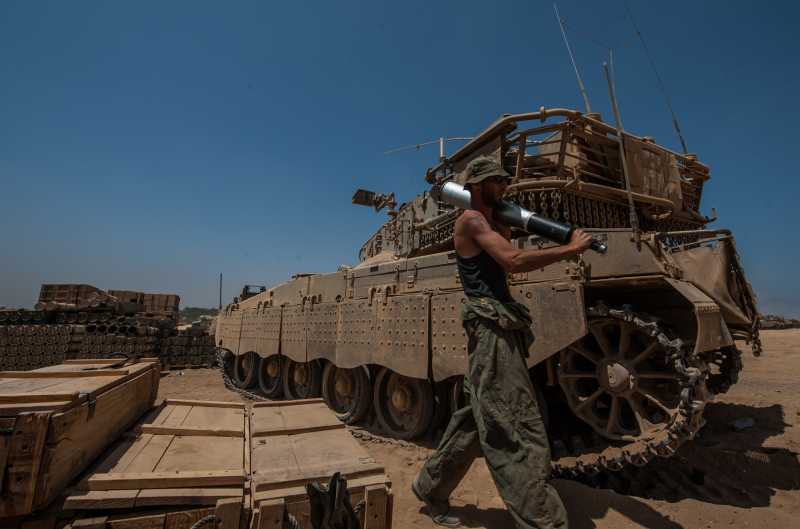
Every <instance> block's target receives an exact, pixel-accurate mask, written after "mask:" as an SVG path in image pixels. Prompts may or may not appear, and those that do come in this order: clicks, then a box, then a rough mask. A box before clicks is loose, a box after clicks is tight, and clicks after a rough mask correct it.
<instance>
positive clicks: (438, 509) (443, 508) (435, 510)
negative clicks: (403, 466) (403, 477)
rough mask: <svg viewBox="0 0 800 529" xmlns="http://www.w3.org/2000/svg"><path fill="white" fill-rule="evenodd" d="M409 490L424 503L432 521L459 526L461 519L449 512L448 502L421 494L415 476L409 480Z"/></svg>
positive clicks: (449, 525) (442, 524) (443, 524)
mask: <svg viewBox="0 0 800 529" xmlns="http://www.w3.org/2000/svg"><path fill="white" fill-rule="evenodd" d="M411 491H412V492H413V493H414V496H416V497H417V499H418V500H419V501H421V502H422V503H424V504H425V507H426V508H427V511H428V516H430V517H431V520H433V523H435V524H437V525H441V526H444V527H452V528H456V527H461V520H460V519H459V518H458V517H457V516H453V515H452V514H449V512H450V502H448V501H438V500H433V499H431V498H428V497H427V496H425V495H424V494H422V492H420V489H419V484H418V483H417V478H414V481H412V482H411Z"/></svg>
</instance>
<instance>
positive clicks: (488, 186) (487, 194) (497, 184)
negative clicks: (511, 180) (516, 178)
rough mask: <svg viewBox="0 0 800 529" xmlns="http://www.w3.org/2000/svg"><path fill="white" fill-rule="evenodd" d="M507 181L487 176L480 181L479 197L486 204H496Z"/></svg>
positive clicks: (500, 198) (503, 192)
mask: <svg viewBox="0 0 800 529" xmlns="http://www.w3.org/2000/svg"><path fill="white" fill-rule="evenodd" d="M506 187H508V182H507V181H506V180H505V179H502V178H495V177H492V178H487V179H486V180H484V181H483V182H481V198H482V199H483V203H484V204H486V205H488V206H496V205H497V204H499V203H500V200H502V198H503V195H504V194H505V192H506Z"/></svg>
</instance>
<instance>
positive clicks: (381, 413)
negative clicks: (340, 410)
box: [372, 367, 433, 439]
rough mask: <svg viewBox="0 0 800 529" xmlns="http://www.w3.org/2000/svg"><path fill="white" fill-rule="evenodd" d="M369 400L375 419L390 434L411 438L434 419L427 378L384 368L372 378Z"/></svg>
mask: <svg viewBox="0 0 800 529" xmlns="http://www.w3.org/2000/svg"><path fill="white" fill-rule="evenodd" d="M372 401H373V404H374V406H375V414H376V416H377V417H378V422H379V423H380V424H381V426H382V427H383V428H384V430H386V432H387V433H389V434H390V435H392V436H394V437H397V438H399V439H414V438H415V437H419V436H420V435H422V434H423V433H425V431H426V430H427V429H428V427H429V426H430V424H431V419H432V418H433V390H432V389H431V386H430V384H429V383H428V381H427V380H420V379H418V378H409V377H404V376H402V375H398V374H397V373H395V372H394V371H392V370H390V369H387V368H385V367H384V368H383V369H381V371H380V373H378V377H377V378H376V379H375V388H374V390H373V396H372Z"/></svg>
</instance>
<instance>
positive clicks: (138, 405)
mask: <svg viewBox="0 0 800 529" xmlns="http://www.w3.org/2000/svg"><path fill="white" fill-rule="evenodd" d="M159 373H160V367H159V362H158V361H157V360H155V359H145V360H142V361H139V362H136V363H134V364H130V365H125V364H124V362H121V361H120V360H68V361H66V362H64V363H63V364H59V365H56V366H50V367H45V368H42V369H37V370H35V371H2V372H0V470H2V472H3V476H5V477H4V479H3V481H2V482H0V521H2V518H5V517H12V516H23V515H26V514H29V513H31V512H33V511H35V510H37V509H41V508H43V507H45V506H46V505H47V504H48V503H50V502H51V501H52V500H53V499H54V498H56V497H57V496H58V495H59V494H60V493H61V492H63V490H64V489H65V488H66V486H67V485H68V484H69V482H70V481H71V480H73V479H74V478H75V477H76V476H77V475H78V474H80V473H81V472H82V471H83V470H84V469H85V468H86V467H87V466H88V465H89V464H90V463H91V462H92V460H94V459H95V458H96V457H97V456H98V455H99V454H100V453H101V452H102V451H103V450H104V449H105V448H106V447H107V446H109V445H110V444H111V443H112V442H113V441H114V440H115V439H116V438H117V437H118V436H119V435H120V434H122V433H123V432H124V431H125V430H126V429H127V428H129V427H130V426H131V425H132V424H134V423H135V422H136V420H138V419H139V418H140V417H141V416H142V415H143V414H144V413H145V412H146V411H147V410H149V409H151V408H152V407H153V404H154V402H155V398H156V393H157V392H158V382H159Z"/></svg>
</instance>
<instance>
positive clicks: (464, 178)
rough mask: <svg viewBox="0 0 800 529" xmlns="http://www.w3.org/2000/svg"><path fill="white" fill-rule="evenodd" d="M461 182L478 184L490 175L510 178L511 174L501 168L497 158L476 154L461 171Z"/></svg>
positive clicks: (463, 183)
mask: <svg viewBox="0 0 800 529" xmlns="http://www.w3.org/2000/svg"><path fill="white" fill-rule="evenodd" d="M460 176H461V178H460V180H461V184H462V185H467V184H479V183H481V182H483V181H484V180H486V179H487V178H489V177H492V176H499V177H502V178H507V179H510V178H511V175H510V174H508V171H506V170H505V169H503V166H502V165H500V164H499V163H498V162H497V160H495V159H494V158H492V157H490V156H478V157H477V158H475V159H474V160H472V161H471V162H469V164H468V165H467V167H466V169H464V171H462V173H461V175H460Z"/></svg>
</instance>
